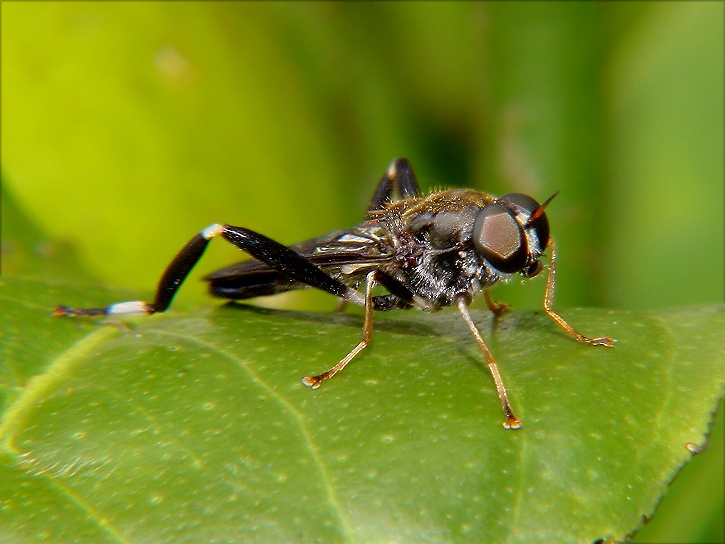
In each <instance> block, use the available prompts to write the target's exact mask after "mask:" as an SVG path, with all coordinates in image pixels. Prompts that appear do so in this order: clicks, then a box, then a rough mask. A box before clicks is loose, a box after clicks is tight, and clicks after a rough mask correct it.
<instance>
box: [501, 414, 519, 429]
mask: <svg viewBox="0 0 725 544" xmlns="http://www.w3.org/2000/svg"><path fill="white" fill-rule="evenodd" d="M522 426H523V423H521V420H520V419H519V418H517V417H516V416H515V415H513V414H511V415H509V416H506V421H504V422H503V428H504V429H507V430H511V431H515V430H517V429H520V428H521V427H522Z"/></svg>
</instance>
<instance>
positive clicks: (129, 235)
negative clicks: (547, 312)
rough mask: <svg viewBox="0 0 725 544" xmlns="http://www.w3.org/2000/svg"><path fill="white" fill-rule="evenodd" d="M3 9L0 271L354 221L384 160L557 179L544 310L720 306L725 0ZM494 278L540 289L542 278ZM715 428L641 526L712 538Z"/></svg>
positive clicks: (119, 265) (127, 281)
mask: <svg viewBox="0 0 725 544" xmlns="http://www.w3.org/2000/svg"><path fill="white" fill-rule="evenodd" d="M1 9H2V177H3V184H2V190H3V200H2V205H3V210H2V211H3V213H2V237H3V238H2V272H3V274H19V273H24V274H35V275H49V276H53V277H81V278H83V279H84V280H86V281H94V282H100V283H103V284H107V285H112V286H116V287H131V288H137V289H143V290H146V291H147V292H149V294H150V293H151V291H152V289H153V286H155V284H156V281H157V280H158V277H159V275H160V272H161V271H162V270H163V268H164V266H165V265H166V264H167V263H168V261H169V260H170V258H171V257H172V256H173V255H174V254H175V252H176V251H177V250H178V249H179V248H180V247H181V246H182V245H183V244H184V243H185V242H186V241H187V240H188V239H189V238H190V237H191V236H192V235H194V234H195V233H196V232H198V231H199V230H200V229H201V228H203V227H205V226H207V225H208V224H210V223H214V222H227V223H232V224H237V225H241V226H245V227H249V228H252V229H255V230H258V231H260V232H262V233H264V234H266V235H268V236H271V237H273V238H276V239H278V240H280V241H282V242H286V243H293V242H295V241H298V240H301V239H305V238H309V237H313V236H316V235H319V234H322V233H325V232H328V231H331V230H335V229H338V228H342V227H345V226H349V225H352V224H354V223H356V222H357V221H359V220H360V218H361V217H362V216H363V213H364V210H365V207H366V205H367V201H368V199H369V197H370V195H371V193H372V190H373V189H374V186H375V183H376V182H377V180H378V178H379V177H380V176H381V175H382V174H383V172H384V171H385V169H386V168H387V166H388V164H389V163H390V161H391V160H392V159H393V158H395V157H398V156H403V157H407V158H409V159H410V161H411V163H412V164H413V167H414V168H415V169H416V173H417V175H418V178H419V180H420V182H421V185H422V186H423V187H424V189H433V188H439V187H446V186H469V187H475V188H478V189H480V190H484V191H487V192H491V193H493V194H503V193H507V192H524V193H528V194H531V195H532V196H534V197H535V198H537V199H538V200H543V199H545V198H546V197H548V196H549V195H550V194H551V193H553V192H554V191H555V190H558V189H560V190H561V194H560V195H559V196H558V197H557V198H556V199H555V200H554V201H553V203H552V204H551V206H550V207H549V217H550V222H551V224H552V233H553V236H554V238H555V239H556V240H557V244H558V248H559V261H558V265H559V270H560V274H559V276H558V280H559V282H558V291H557V299H556V300H557V305H558V306H559V307H567V306H605V307H613V308H624V309H646V308H661V307H668V306H678V305H687V304H696V303H710V302H720V301H722V300H723V284H724V280H723V275H724V271H723V246H724V244H725V242H724V240H723V198H724V195H723V160H724V159H723V147H724V146H723V143H724V142H723V116H724V113H723V77H724V75H723V64H724V63H723V22H722V21H723V4H722V3H718V2H688V3H671V2H627V3H617V2H615V3H605V2H601V3H597V2H587V3H584V2H551V3H549V2H536V3H525V2H496V3H494V2H488V3H472V2H464V3H457V2H447V3H432V2H421V3H418V2H405V3H396V2H389V3H382V2H381V3H362V2H356V3H345V4H343V3H328V2H321V3H297V2H295V3H285V2H274V3H254V2H244V3H232V2H230V3H227V2H225V3H213V2H209V3H152V2H143V3H136V2H128V3H126V2H114V3H44V2H37V3H19V2H18V3H7V2H4V3H3V4H2V8H1ZM19 225H24V226H23V227H22V228H21V227H20V226H19ZM27 247H32V251H31V252H30V253H29V252H28V251H27V250H25V249H24V248H27ZM239 259H240V254H239V252H238V251H236V250H235V249H233V248H231V247H225V245H224V244H222V243H221V242H217V243H216V244H214V245H213V246H212V247H211V248H210V250H209V251H208V252H207V255H206V257H205V259H204V261H203V262H202V263H201V264H200V265H199V270H198V271H196V273H195V277H194V278H192V280H191V281H190V282H188V285H186V286H185V288H184V289H183V290H182V293H181V295H180V297H179V300H178V302H179V303H180V304H181V305H182V306H183V305H194V304H213V303H214V302H209V301H208V300H204V298H203V297H204V296H205V295H204V291H205V288H204V285H203V284H202V282H199V281H195V278H198V277H200V276H201V275H202V274H203V273H205V272H210V271H212V270H214V269H216V268H219V267H222V266H225V265H227V264H229V263H231V262H234V261H235V260H239ZM494 294H495V296H496V298H498V299H501V300H505V301H507V302H509V303H511V304H512V305H514V306H515V307H531V308H535V307H540V305H541V297H542V294H543V281H542V280H541V279H537V280H534V281H533V282H530V283H528V284H527V285H522V284H521V283H520V282H512V283H511V284H510V285H507V286H505V287H502V288H500V289H497V290H496V291H495V293H494ZM60 302H64V303H68V304H72V303H73V301H59V303H60ZM99 302H111V300H109V301H99ZM262 303H264V304H274V305H286V306H288V307H289V306H292V307H298V308H305V309H323V310H328V309H331V308H332V307H334V301H333V300H332V299H331V298H330V297H328V296H327V295H324V294H315V293H311V292H305V293H301V294H300V293H294V294H288V295H283V296H281V297H276V298H274V299H270V300H265V301H262ZM604 332H606V331H604ZM716 427H717V432H716V436H717V438H713V442H714V443H715V444H716V445H717V446H716V447H713V448H712V450H711V451H709V452H708V453H706V454H703V455H702V456H700V457H698V458H696V459H695V463H693V464H691V465H690V466H688V467H687V469H686V471H685V474H683V475H682V476H681V477H679V478H678V479H677V481H676V482H675V488H674V490H673V492H672V493H671V494H670V495H668V497H667V499H666V500H665V501H664V503H663V505H662V508H661V510H660V514H659V515H658V517H657V518H656V520H655V521H654V522H653V523H652V524H650V525H648V526H647V527H645V529H644V530H643V531H642V532H641V533H640V534H639V535H638V537H637V541H638V542H721V541H722V540H723V527H722V525H723V519H722V510H723V498H722V479H723V475H722V463H723V459H722V457H723V453H722V420H720V423H719V424H718V425H716Z"/></svg>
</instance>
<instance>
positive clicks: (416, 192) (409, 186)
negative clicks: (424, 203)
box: [368, 159, 421, 214]
mask: <svg viewBox="0 0 725 544" xmlns="http://www.w3.org/2000/svg"><path fill="white" fill-rule="evenodd" d="M396 188H397V189H398V192H399V193H400V197H401V198H418V197H419V196H421V192H420V188H419V187H418V180H416V178H415V173H414V172H413V167H412V166H410V163H409V162H408V159H395V160H394V161H393V162H392V164H391V165H390V167H389V168H388V171H387V172H385V175H384V176H383V177H382V178H380V182H379V183H378V186H377V188H376V189H375V193H373V198H372V200H371V201H370V206H369V207H368V214H369V213H370V212H374V211H378V210H382V209H384V208H385V206H386V205H387V204H389V203H390V202H391V201H392V194H393V191H394V190H395V189H396Z"/></svg>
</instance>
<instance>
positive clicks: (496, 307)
mask: <svg viewBox="0 0 725 544" xmlns="http://www.w3.org/2000/svg"><path fill="white" fill-rule="evenodd" d="M483 298H484V299H485V300H486V306H488V309H489V310H491V312H492V313H494V314H500V313H501V312H507V311H509V310H510V309H511V306H509V305H508V304H506V303H505V302H494V301H493V299H492V298H491V295H489V294H488V289H484V290H483Z"/></svg>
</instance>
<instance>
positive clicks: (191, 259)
mask: <svg viewBox="0 0 725 544" xmlns="http://www.w3.org/2000/svg"><path fill="white" fill-rule="evenodd" d="M215 236H221V237H222V238H224V239H225V240H227V241H228V242H231V243H232V244H234V245H235V246H236V247H238V248H239V249H241V250H243V251H246V252H247V253H249V254H250V255H251V256H252V257H254V258H256V259H258V260H260V261H262V262H264V263H266V264H267V265H269V266H270V267H272V268H273V269H275V270H277V271H279V272H280V273H282V274H284V275H285V276H287V277H289V278H291V279H293V280H297V281H299V282H302V283H304V284H306V285H309V286H311V287H316V288H317V289H321V290H323V291H327V292H328V293H331V294H333V295H335V296H338V297H340V298H343V299H345V300H347V301H349V302H352V303H354V304H358V305H360V306H364V305H365V298H364V297H363V296H362V295H361V294H360V293H358V292H357V291H356V290H355V289H352V288H351V287H348V286H347V285H345V284H343V283H342V282H340V281H338V280H336V279H335V278H333V277H331V276H329V275H328V274H326V273H325V272H323V271H322V270H321V269H320V268H319V267H318V266H316V265H314V264H313V263H311V262H310V261H309V260H307V259H306V258H305V257H302V256H301V255H299V254H298V253H296V252H295V251H294V250H292V249H290V248H288V247H287V246H285V245H283V244H280V243H279V242H276V241H274V240H272V239H271V238H267V237H266V236H263V235H261V234H259V233H256V232H254V231H251V230H249V229H245V228H243V227H233V226H231V225H218V224H214V225H211V226H209V227H207V228H206V229H204V230H203V231H202V232H201V233H199V234H197V235H196V236H194V238H192V239H191V240H189V242H187V244H186V245H185V246H184V247H183V248H182V249H181V251H179V253H178V254H177V255H176V257H174V259H173V260H172V261H171V263H169V265H168V266H167V267H166V270H165V271H164V273H163V275H162V276H161V279H160V280H159V284H158V287H157V288H156V295H155V297H154V301H153V302H144V301H141V300H135V301H130V302H119V303H116V304H111V305H110V306H106V307H105V308H89V309H76V308H68V307H67V306H58V307H57V308H56V309H55V311H54V314H55V315H56V316H97V315H113V316H117V315H137V314H147V315H150V314H154V313H157V312H164V311H166V309H167V308H168V307H169V305H170V304H171V301H172V300H173V298H174V296H175V295H176V292H177V291H178V290H179V287H180V286H181V284H182V283H183V281H184V280H185V279H186V277H187V276H188V275H189V272H191V269H192V268H193V267H194V265H195V264H196V263H197V262H198V261H199V259H201V256H202V255H203V254H204V250H205V249H206V246H207V245H209V241H210V240H211V239H212V238H214V237H215Z"/></svg>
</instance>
